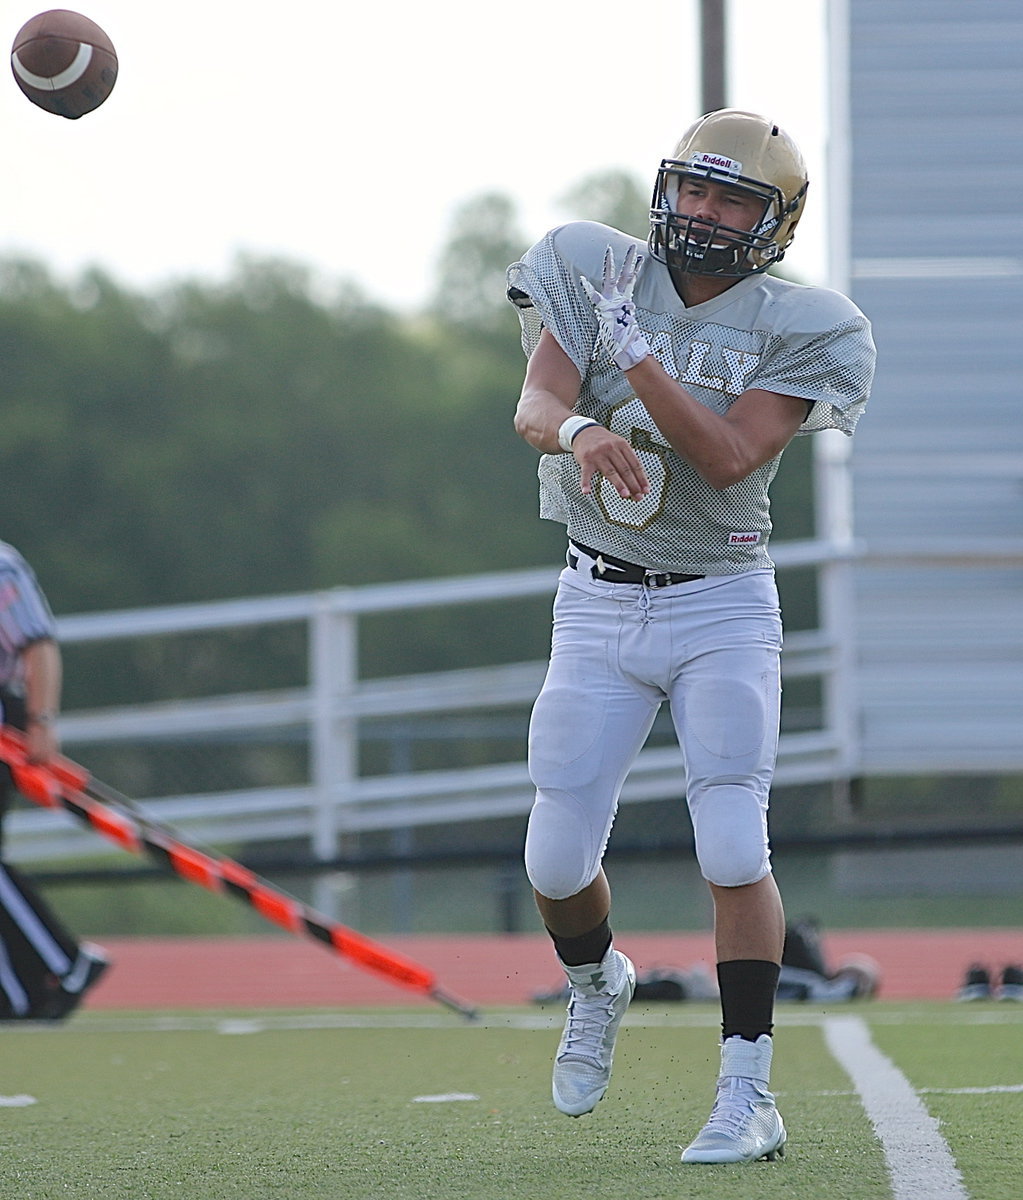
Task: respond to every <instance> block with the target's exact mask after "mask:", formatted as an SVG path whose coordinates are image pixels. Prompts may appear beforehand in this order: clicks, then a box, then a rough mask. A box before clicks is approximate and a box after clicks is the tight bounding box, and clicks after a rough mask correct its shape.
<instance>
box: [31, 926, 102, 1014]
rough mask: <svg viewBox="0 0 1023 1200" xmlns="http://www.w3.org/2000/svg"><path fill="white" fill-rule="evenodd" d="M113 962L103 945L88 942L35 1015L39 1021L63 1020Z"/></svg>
mask: <svg viewBox="0 0 1023 1200" xmlns="http://www.w3.org/2000/svg"><path fill="white" fill-rule="evenodd" d="M109 966H110V959H109V958H107V956H106V952H105V951H104V950H103V949H102V948H101V947H100V946H94V945H92V944H91V943H86V944H84V945H83V946H82V947H81V949H80V950H79V951H78V957H77V958H76V959H75V961H74V963H73V965H72V967H71V970H70V971H68V973H67V974H66V975H64V976H62V977H61V979H60V981H59V983H58V986H56V987H54V988H53V990H52V991H51V992H50V994H49V995H48V996H47V998H46V999H45V1000H44V1001H43V1002H42V1004H41V1005H40V1006H39V1009H38V1011H36V1012H33V1013H32V1016H33V1017H35V1018H36V1020H39V1021H63V1020H64V1018H65V1017H69V1016H70V1015H71V1014H72V1013H73V1012H74V1011H75V1009H76V1008H77V1007H78V1006H79V1004H81V1002H82V1000H83V999H84V997H85V993H86V992H87V991H88V990H89V989H90V988H91V987H94V986H95V985H96V984H97V983H99V981H100V979H101V977H102V976H103V974H104V973H105V972H106V970H107V968H108V967H109Z"/></svg>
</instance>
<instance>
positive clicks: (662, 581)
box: [643, 571, 671, 588]
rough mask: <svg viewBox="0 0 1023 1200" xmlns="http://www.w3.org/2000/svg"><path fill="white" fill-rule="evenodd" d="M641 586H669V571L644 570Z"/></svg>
mask: <svg viewBox="0 0 1023 1200" xmlns="http://www.w3.org/2000/svg"><path fill="white" fill-rule="evenodd" d="M643 586H644V587H648V588H662V587H670V586H671V572H670V571H644V572H643Z"/></svg>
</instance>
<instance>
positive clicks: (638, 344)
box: [582, 246, 650, 371]
mask: <svg viewBox="0 0 1023 1200" xmlns="http://www.w3.org/2000/svg"><path fill="white" fill-rule="evenodd" d="M642 262H643V256H642V255H641V254H637V253H636V247H635V246H630V247H629V249H628V251H627V252H626V255H625V261H624V262H623V263H622V269H621V271H620V272H619V273H618V275H617V276H616V275H615V258H614V252H613V251H612V249H611V247H610V246H608V248H607V253H606V254H605V255H604V278H603V281H602V283H601V287H600V291H597V289H596V288H595V287H594V286H593V284H592V283H590V281H589V280H588V279H586V278H585V277H584V278H583V280H582V285H583V289H584V290H585V292H586V295H587V296H589V298H590V303H591V304H592V305H593V307H594V310H595V311H596V314H597V318H598V320H599V321H600V324H601V328H602V329H604V330H605V331H606V332H607V333H608V334H609V335H610V338H611V341H612V342H613V344H614V352H613V357H614V360H615V362H616V363H617V365H618V366H619V367H621V369H622V370H623V371H628V370H630V369H631V368H632V367H634V366H636V364H637V363H641V362H642V361H643V359H644V358H646V357H647V355H648V354H649V353H650V346H649V344H648V342H647V340H646V338H645V337H644V336H643V331H642V330H641V329H640V327H639V326H638V325H637V324H636V306H635V304H634V303H633V302H632V289H633V288H634V287H635V286H636V276H637V275H638V274H639V268H640V265H641V264H642Z"/></svg>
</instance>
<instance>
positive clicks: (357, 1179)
mask: <svg viewBox="0 0 1023 1200" xmlns="http://www.w3.org/2000/svg"><path fill="white" fill-rule="evenodd" d="M1021 1009H1023V1006H1018V1007H1017V1006H1009V1005H996V1004H984V1005H961V1006H960V1005H953V1004H933V1005H918V1006H913V1007H908V1006H897V1005H890V1004H884V1003H877V1004H869V1005H856V1006H845V1007H844V1008H842V1009H836V1010H834V1011H835V1012H840V1013H841V1014H842V1015H846V1014H855V1015H858V1016H861V1017H863V1018H864V1019H866V1020H868V1022H869V1023H870V1026H871V1031H872V1035H873V1037H874V1040H875V1042H876V1044H877V1045H878V1047H879V1048H880V1049H881V1050H882V1051H883V1052H884V1053H885V1054H887V1055H888V1056H889V1057H890V1058H891V1059H892V1060H893V1061H894V1062H895V1063H896V1064H897V1065H898V1066H899V1068H900V1069H901V1070H902V1071H903V1072H904V1073H905V1074H906V1076H907V1077H908V1078H909V1080H910V1082H911V1083H912V1084H913V1086H914V1087H915V1088H917V1089H920V1090H921V1092H922V1096H923V1099H924V1101H925V1103H926V1104H927V1106H928V1109H929V1110H930V1111H931V1113H932V1114H933V1115H935V1116H936V1117H938V1118H939V1120H940V1121H941V1122H942V1132H943V1134H944V1136H945V1138H946V1140H947V1141H948V1143H949V1146H950V1148H951V1150H952V1152H953V1154H954V1155H955V1156H956V1159H957V1161H958V1164H959V1167H960V1170H961V1171H962V1172H963V1175H964V1178H965V1180H966V1185H967V1189H968V1192H969V1195H970V1197H971V1198H972V1200H1017V1198H1018V1196H1019V1179H1020V1173H1019V1161H1018V1157H1017V1156H1016V1155H1015V1154H1014V1153H1013V1152H1012V1149H1011V1148H1012V1147H1013V1146H1014V1145H1015V1138H1016V1137H1017V1133H1018V1129H1019V1124H1020V1109H1021V1106H1023V1095H1021V1094H1020V1093H1018V1092H1015V1093H1014V1092H1002V1093H988V1094H959V1093H956V1092H955V1091H954V1090H953V1089H956V1088H964V1087H974V1088H990V1087H992V1086H995V1085H1003V1086H1005V1085H1008V1086H1013V1085H1021V1084H1023V1049H1021V1048H1020V1047H1021V1045H1023V1037H1021V1036H1020V1035H1021V1033H1023V1028H1021V1027H1023V1011H1021ZM825 1015H826V1014H823V1013H822V1012H821V1011H820V1010H817V1009H813V1008H805V1007H803V1006H794V1005H793V1006H784V1007H783V1008H782V1009H781V1011H780V1013H779V1029H778V1035H777V1041H778V1049H777V1052H776V1059H775V1075H774V1080H773V1086H774V1088H775V1090H776V1092H777V1094H778V1097H779V1104H780V1106H781V1108H782V1112H783V1114H784V1116H785V1120H786V1124H787V1126H788V1127H789V1133H790V1142H789V1150H788V1154H787V1156H786V1159H785V1160H784V1161H783V1162H776V1163H760V1164H755V1165H753V1166H750V1167H683V1166H682V1165H681V1163H680V1162H679V1147H680V1145H682V1144H684V1143H685V1142H686V1141H688V1140H689V1138H690V1137H691V1136H693V1134H695V1132H696V1131H697V1130H698V1129H699V1127H700V1125H701V1124H702V1123H703V1121H704V1120H705V1118H706V1116H707V1113H708V1111H709V1107H710V1103H711V1098H712V1089H713V1079H714V1075H715V1072H716V1061H717V1049H716V1037H717V1030H716V1020H717V1014H716V1011H715V1010H714V1008H712V1007H708V1006H702V1005H675V1006H667V1005H644V1006H636V1007H634V1009H633V1010H632V1011H631V1012H630V1014H629V1017H628V1018H627V1019H628V1021H629V1024H628V1026H627V1027H626V1028H625V1029H624V1030H623V1033H622V1036H621V1041H620V1043H619V1051H618V1056H617V1061H616V1066H615V1076H614V1079H613V1081H612V1085H611V1090H610V1092H609V1094H608V1097H607V1098H606V1099H605V1100H604V1102H603V1103H602V1104H601V1105H600V1106H599V1107H598V1109H597V1110H596V1112H595V1113H594V1114H593V1115H591V1116H588V1117H584V1118H582V1119H580V1120H571V1119H569V1118H566V1117H563V1116H561V1115H560V1114H559V1113H557V1112H555V1111H554V1109H553V1108H552V1107H551V1105H550V1102H549V1074H550V1056H551V1053H552V1051H553V1048H554V1045H555V1043H556V1041H557V1028H558V1026H559V1025H560V1017H559V1016H558V1015H557V1014H555V1013H553V1012H551V1011H550V1010H543V1011H541V1010H539V1009H528V1010H527V1009H523V1010H519V1011H517V1012H508V1013H497V1012H494V1013H489V1014H487V1016H486V1020H485V1021H484V1022H483V1023H481V1024H480V1025H475V1026H473V1025H466V1024H463V1023H461V1022H459V1021H458V1019H457V1018H455V1017H448V1016H447V1015H446V1014H445V1013H443V1012H441V1011H440V1010H438V1012H437V1013H436V1014H434V1013H432V1012H429V1013H427V1014H426V1015H425V1016H424V1014H423V1012H422V1011H418V1012H416V1013H415V1014H412V1013H406V1014H400V1013H399V1014H393V1013H377V1014H372V1013H368V1014H362V1015H361V1016H360V1015H359V1014H337V1013H306V1014H287V1013H245V1014H239V1013H232V1014H198V1015H196V1014H192V1015H188V1016H185V1015H179V1016H178V1017H175V1016H174V1015H173V1014H166V1015H164V1016H162V1017H160V1016H154V1015H148V1014H110V1013H89V1012H86V1013H83V1014H80V1015H78V1016H76V1017H75V1018H74V1019H73V1021H71V1022H70V1023H69V1024H68V1025H67V1026H66V1027H63V1028H38V1027H36V1028H30V1027H24V1028H19V1027H17V1026H15V1025H8V1026H5V1027H3V1028H2V1032H0V1038H2V1039H3V1046H2V1061H3V1071H2V1076H0V1078H2V1080H3V1083H2V1085H0V1091H2V1092H4V1093H5V1094H6V1095H7V1096H12V1095H17V1094H20V1093H24V1094H28V1095H30V1096H32V1097H34V1098H35V1099H36V1101H37V1102H36V1103H35V1104H32V1105H30V1106H26V1107H8V1108H4V1109H3V1110H2V1112H0V1130H2V1131H3V1132H2V1142H0V1178H2V1179H3V1181H4V1194H5V1195H10V1196H17V1197H18V1198H19V1200H57V1198H58V1197H60V1198H61V1200H68V1198H69V1197H70V1198H72V1200H78V1198H81V1200H86V1198H88V1200H93V1198H96V1200H165V1198H166V1200H170V1198H171V1197H173V1198H174V1200H182V1198H183V1197H187V1198H188V1200H223V1198H231V1197H238V1200H269V1198H271V1197H273V1198H275V1200H328V1198H329V1200H375V1198H377V1197H380V1198H381V1200H383V1198H386V1200H406V1198H407V1200H412V1198H413V1197H415V1198H416V1200H420V1198H423V1197H428V1198H429V1200H454V1198H456V1197H457V1198H458V1200H621V1198H622V1197H623V1196H630V1197H636V1198H642V1200H775V1198H777V1200H782V1198H784V1200H822V1198H823V1197H831V1196H834V1197H838V1198H841V1200H886V1198H887V1197H889V1196H890V1195H891V1191H890V1185H889V1181H888V1175H887V1169H886V1166H885V1162H884V1157H883V1153H882V1150H881V1147H880V1145H879V1144H878V1142H877V1140H876V1138H875V1137H874V1134H873V1131H872V1129H871V1126H870V1123H869V1121H868V1120H867V1118H866V1116H865V1114H864V1112H863V1109H862V1107H861V1105H860V1103H859V1100H858V1098H857V1096H856V1095H855V1093H854V1092H853V1089H852V1086H851V1084H850V1081H849V1079H848V1077H847V1076H846V1075H845V1073H844V1072H843V1071H842V1070H841V1068H840V1067H839V1066H838V1065H837V1064H836V1063H835V1061H834V1060H833V1059H832V1058H831V1056H830V1055H829V1053H828V1051H827V1049H826V1046H825V1042H824V1038H823V1034H822V1030H821V1024H820V1022H821V1019H822V1017H823V1016H825ZM231 1031H234V1032H235V1033H236V1036H232V1035H231ZM451 1093H466V1094H470V1095H474V1096H476V1097H478V1098H477V1099H472V1100H449V1101H445V1102H423V1101H419V1100H417V1099H416V1098H417V1097H421V1096H437V1095H448V1094H451ZM920 1200H930V1198H928V1197H923V1196H922V1197H920Z"/></svg>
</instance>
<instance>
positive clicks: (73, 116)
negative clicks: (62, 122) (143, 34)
mask: <svg viewBox="0 0 1023 1200" xmlns="http://www.w3.org/2000/svg"><path fill="white" fill-rule="evenodd" d="M11 70H12V71H13V72H14V78H15V81H16V82H17V84H18V87H20V88H21V90H22V91H23V92H24V93H25V95H26V96H27V97H28V98H29V100H31V101H32V103H33V104H36V105H38V106H39V107H40V108H42V109H45V110H46V112H50V113H56V114H57V116H59V117H67V118H68V119H69V120H71V121H76V120H77V119H78V118H79V117H82V116H84V115H85V114H86V113H88V112H92V110H93V109H94V108H99V106H100V105H101V104H102V103H103V101H104V100H106V98H107V97H108V96H109V95H110V93H111V92H112V91H113V88H114V83H115V82H116V81H117V53H116V51H115V50H114V44H113V42H111V40H110V38H108V37H107V35H106V34H105V33H104V32H103V30H102V29H100V27H99V26H98V25H97V24H96V23H95V21H90V20H89V18H88V17H83V16H82V15H81V14H80V13H76V12H69V11H68V10H67V9H64V8H54V9H51V10H50V11H49V12H44V13H40V14H39V15H38V16H36V17H33V18H32V19H31V20H30V21H26V22H25V24H24V25H23V26H22V27H21V29H19V30H18V35H17V37H15V39H14V45H13V46H12V48H11Z"/></svg>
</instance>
